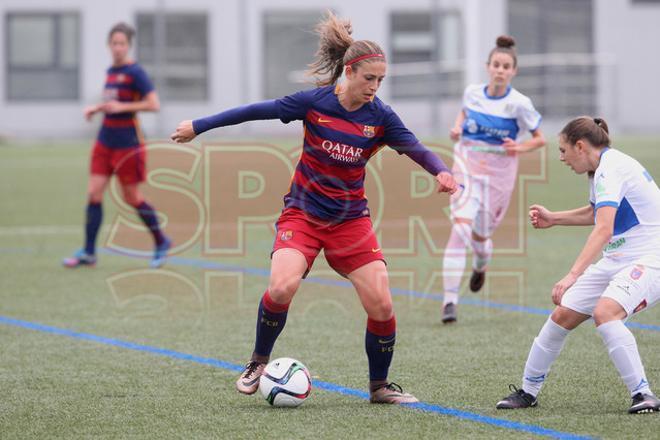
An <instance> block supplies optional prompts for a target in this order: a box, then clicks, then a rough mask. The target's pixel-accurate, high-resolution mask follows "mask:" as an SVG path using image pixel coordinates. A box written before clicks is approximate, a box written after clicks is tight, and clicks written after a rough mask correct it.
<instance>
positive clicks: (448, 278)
mask: <svg viewBox="0 0 660 440" xmlns="http://www.w3.org/2000/svg"><path fill="white" fill-rule="evenodd" d="M471 234H472V231H471V228H470V225H469V224H467V223H454V225H453V226H452V228H451V234H450V235H449V241H448V242H447V247H446V249H445V256H444V258H443V260H442V283H443V288H444V292H445V294H444V301H443V306H444V305H445V304H448V303H454V304H458V291H459V290H460V288H461V279H462V278H463V272H465V260H466V250H467V249H466V248H467V246H469V244H470V235H471Z"/></svg>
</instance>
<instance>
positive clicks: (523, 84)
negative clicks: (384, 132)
mask: <svg viewBox="0 0 660 440" xmlns="http://www.w3.org/2000/svg"><path fill="white" fill-rule="evenodd" d="M310 5H311V4H310V2H309V1H308V0H221V1H211V0H114V1H112V2H107V1H101V0H60V1H59V2H57V5H55V4H54V3H53V2H52V1H50V0H3V1H2V3H0V14H1V15H2V22H3V26H2V29H3V30H2V32H0V40H1V41H0V53H1V56H0V59H1V60H2V62H3V66H2V68H1V69H0V115H1V117H0V135H1V136H7V137H9V138H67V139H69V138H87V137H89V138H91V137H93V136H94V135H95V132H96V130H97V129H98V122H99V121H98V119H97V120H96V122H95V123H93V124H88V123H86V122H85V121H84V120H83V117H82V109H83V107H84V106H85V105H88V104H91V103H94V102H97V101H98V100H100V98H101V91H102V87H103V81H104V79H105V69H106V68H107V67H108V66H109V64H110V62H111V59H110V54H109V51H108V49H107V46H106V41H107V32H108V30H109V29H110V27H111V26H112V25H113V24H115V23H116V22H119V21H126V22H128V23H130V24H132V25H134V26H135V27H136V29H137V38H136V41H135V44H134V49H135V53H134V55H135V57H136V59H137V60H138V61H139V62H140V63H141V64H142V65H143V66H144V67H145V68H146V70H147V71H148V73H149V74H150V76H151V77H152V79H153V80H154V82H155V83H156V86H157V89H158V92H159V94H160V96H161V101H162V110H161V112H160V113H159V114H156V115H153V114H152V115H143V116H142V117H141V119H142V121H143V125H144V127H145V131H146V133H147V136H148V137H150V138H152V139H153V138H163V137H165V136H166V135H167V134H168V133H170V132H171V131H172V130H173V129H174V127H175V126H176V124H177V122H178V121H180V120H182V119H187V118H195V117H199V116H203V115H206V114H210V113H215V112H217V111H220V110H222V109H226V108H228V107H233V106H237V105H241V104H244V103H248V102H253V101H258V100H263V99H269V98H275V97H278V96H282V95H284V94H287V93H290V92H292V91H295V90H299V89H302V88H308V87H311V85H310V84H309V83H303V82H302V81H304V79H305V78H304V75H303V74H302V73H303V71H304V69H305V68H306V65H307V63H309V62H310V61H311V60H312V57H313V54H314V51H315V50H316V45H317V38H316V37H315V35H314V34H313V33H312V29H313V27H314V24H315V23H317V22H318V21H319V19H320V17H321V15H322V13H323V11H324V10H326V9H327V8H331V9H332V10H334V11H335V12H336V13H337V14H339V15H340V16H342V17H346V18H350V19H351V21H352V23H353V29H354V33H353V36H354V37H355V38H356V39H371V40H374V41H377V42H378V43H380V44H381V45H382V47H383V49H384V50H385V52H386V54H387V57H388V60H389V63H390V68H389V70H388V78H387V79H386V81H385V82H384V83H383V86H382V89H381V91H380V92H379V96H380V97H381V98H382V99H384V100H385V101H386V102H388V103H389V104H391V105H392V106H393V107H394V108H395V110H396V111H397V112H398V113H399V114H400V115H401V117H402V119H403V120H404V122H406V124H407V125H409V126H410V127H411V128H413V129H414V130H415V131H417V132H418V133H419V134H420V135H423V136H428V135H432V134H439V135H444V134H445V133H446V131H447V127H448V126H449V125H450V124H451V123H452V121H453V119H454V116H455V114H456V112H457V110H458V109H459V108H460V99H461V95H462V91H463V88H464V87H465V85H466V84H468V83H473V82H481V81H486V79H487V78H486V71H485V61H486V58H487V56H488V53H489V51H490V50H491V49H492V47H493V46H494V42H495V38H496V37H497V36H498V35H500V34H503V33H508V34H511V35H513V36H514V37H515V38H516V40H517V43H518V51H519V55H520V57H519V75H518V77H517V78H516V79H515V80H514V86H515V87H517V88H518V89H520V90H521V91H522V92H523V93H525V94H528V95H529V96H531V97H532V99H533V100H534V102H535V104H536V106H537V107H538V108H539V110H540V111H541V112H542V114H543V115H544V118H545V120H546V121H549V122H550V123H552V121H555V122H557V123H559V122H562V121H566V120H567V119H568V118H570V117H572V116H576V115H579V114H598V115H602V116H604V117H605V118H606V119H608V120H609V121H610V125H611V126H613V128H614V129H615V130H616V131H618V132H636V133H637V132H639V133H660V118H659V117H658V116H657V112H655V111H654V110H655V109H652V107H651V106H652V102H660V89H658V88H657V87H654V80H656V78H657V77H658V74H659V73H660V57H658V56H657V53H658V49H657V44H658V42H660V27H658V26H657V23H658V22H660V0H657V1H654V0H405V1H403V0H379V1H351V0H334V1H333V2H330V3H328V4H322V3H321V4H318V3H317V4H313V5H311V6H310ZM259 124H260V125H259V128H256V127H255V126H254V125H253V124H252V125H251V124H246V125H245V126H242V127H234V128H228V129H227V130H226V133H227V135H230V136H235V135H251V134H255V133H257V132H258V133H260V134H271V133H272V134H275V135H280V134H282V135H288V134H291V135H295V134H297V133H299V127H295V128H294V127H288V126H284V125H282V124H280V123H278V122H277V121H269V122H260V123H259Z"/></svg>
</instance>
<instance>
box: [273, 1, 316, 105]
mask: <svg viewBox="0 0 660 440" xmlns="http://www.w3.org/2000/svg"><path fill="white" fill-rule="evenodd" d="M321 18H322V11H320V10H318V11H282V10H278V11H266V12H265V13H264V18H263V20H264V33H263V36H264V41H263V51H264V52H263V53H264V68H263V75H264V76H263V84H264V95H265V98H266V99H270V98H279V97H281V96H284V95H288V94H291V93H293V92H295V91H297V90H300V89H301V88H305V87H304V84H302V83H304V81H305V77H304V75H303V74H302V73H303V72H304V71H305V70H306V69H307V65H308V64H309V63H311V62H312V60H313V59H314V54H315V53H316V49H317V48H318V44H319V40H318V38H316V37H315V35H314V27H315V26H316V24H317V23H318V22H319V21H321ZM308 85H309V84H308Z"/></svg>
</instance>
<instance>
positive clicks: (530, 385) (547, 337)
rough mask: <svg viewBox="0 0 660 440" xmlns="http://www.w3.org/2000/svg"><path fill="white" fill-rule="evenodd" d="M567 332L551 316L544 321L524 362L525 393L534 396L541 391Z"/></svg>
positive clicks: (523, 384)
mask: <svg viewBox="0 0 660 440" xmlns="http://www.w3.org/2000/svg"><path fill="white" fill-rule="evenodd" d="M569 332H570V331H569V330H566V329H565V328H563V327H562V326H560V325H559V324H556V323H555V322H554V321H553V320H552V318H548V320H547V321H546V322H545V324H544V325H543V328H541V331H540V332H539V335H538V336H537V337H536V338H535V339H534V343H533V344H532V348H531V350H530V351H529V356H528V357H527V363H526V364H525V372H524V373H523V381H522V388H523V390H524V391H525V392H526V393H529V394H531V395H532V396H535V397H536V395H537V394H538V393H539V391H541V387H542V386H543V382H545V379H546V377H547V376H548V372H549V371H550V366H551V365H552V363H553V362H554V361H555V359H557V356H559V353H561V349H562V348H563V347H564V342H565V341H566V336H568V333H569Z"/></svg>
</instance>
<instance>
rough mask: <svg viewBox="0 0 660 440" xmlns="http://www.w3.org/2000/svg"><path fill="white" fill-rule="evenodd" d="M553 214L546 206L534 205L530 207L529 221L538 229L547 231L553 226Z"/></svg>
mask: <svg viewBox="0 0 660 440" xmlns="http://www.w3.org/2000/svg"><path fill="white" fill-rule="evenodd" d="M551 217H552V215H551V212H550V211H549V210H548V209H547V208H546V207H544V206H541V205H532V206H530V207H529V221H530V222H531V223H532V226H534V228H536V229H545V228H549V227H550V226H553V225H554V223H552V218H551Z"/></svg>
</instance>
